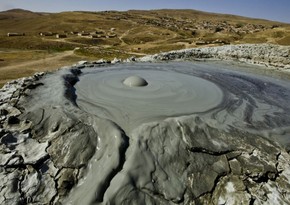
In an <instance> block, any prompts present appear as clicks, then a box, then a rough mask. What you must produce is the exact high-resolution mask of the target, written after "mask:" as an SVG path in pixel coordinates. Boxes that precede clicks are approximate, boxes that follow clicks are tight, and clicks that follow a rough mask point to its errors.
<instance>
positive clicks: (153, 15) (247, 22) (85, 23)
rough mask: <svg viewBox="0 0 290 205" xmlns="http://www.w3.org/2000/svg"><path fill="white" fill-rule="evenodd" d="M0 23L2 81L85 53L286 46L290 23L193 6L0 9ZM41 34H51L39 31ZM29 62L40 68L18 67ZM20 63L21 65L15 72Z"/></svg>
mask: <svg viewBox="0 0 290 205" xmlns="http://www.w3.org/2000/svg"><path fill="white" fill-rule="evenodd" d="M0 28H1V30H0V52H1V57H0V70H1V72H2V74H1V78H0V82H3V81H4V80H5V79H13V78H18V77H22V76H25V75H26V74H27V75H30V74H31V72H34V71H37V70H45V69H53V68H57V66H60V65H64V64H65V63H66V61H65V60H67V63H66V64H67V65H69V64H70V63H71V62H73V60H78V59H85V58H90V59H100V58H104V59H108V60H110V59H113V58H114V57H117V58H127V57H129V56H132V55H144V54H153V53H158V52H165V51H169V50H176V49H182V48H191V47H196V46H197V44H200V45H202V46H206V45H213V44H215V45H222V44H229V43H231V44H238V43H273V44H280V45H290V25H289V24H284V23H279V22H272V21H266V20H261V19H250V18H245V17H239V16H233V15H222V14H212V13H206V12H199V11H193V10H156V11H127V12H117V11H108V12H62V13H55V14H54V13H51V14H48V13H46V14H43V13H33V12H30V11H25V10H11V11H6V12H0ZM8 32H12V33H25V36H13V37H8V36H7V33H8ZM40 33H50V34H53V35H50V36H44V35H42V36H41V35H39V34H40ZM78 33H88V36H78ZM56 34H64V35H65V36H66V38H60V39H57V38H56ZM75 48H78V49H77V50H75ZM74 50H75V52H73V51H74ZM11 51H13V53H12V52H11ZM68 51H70V52H69V54H66V55H65V57H63V58H59V59H57V60H51V61H50V63H49V64H48V63H43V64H41V63H39V61H42V60H43V61H45V59H47V58H52V59H53V58H54V57H53V56H56V57H57V56H61V55H63V53H65V52H68ZM29 55H31V56H29ZM33 61H36V62H37V63H36V65H38V66H39V68H38V69H37V68H36V67H34V68H33V69H32V68H30V67H25V68H24V67H23V66H21V64H23V63H28V62H29V63H33ZM29 65H30V64H29ZM42 66H45V67H42ZM12 67H14V68H13V69H15V70H16V71H15V72H14V71H13V72H12V70H13V69H12ZM7 68H9V69H10V70H9V69H7ZM20 68H21V69H23V70H20V71H19V69H20ZM8 70H9V72H8ZM17 71H19V72H17ZM6 72H8V73H6Z"/></svg>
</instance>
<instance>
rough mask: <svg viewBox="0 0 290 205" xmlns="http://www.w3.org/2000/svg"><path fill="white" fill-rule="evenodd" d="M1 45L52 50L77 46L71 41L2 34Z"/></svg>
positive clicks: (58, 50)
mask: <svg viewBox="0 0 290 205" xmlns="http://www.w3.org/2000/svg"><path fill="white" fill-rule="evenodd" d="M0 45H1V48H8V49H22V50H47V51H51V52H61V51H67V50H72V49H74V48H75V47H76V45H74V44H71V43H67V42H58V41H49V40H42V39H41V38H39V37H36V36H15V37H6V36H1V37H0Z"/></svg>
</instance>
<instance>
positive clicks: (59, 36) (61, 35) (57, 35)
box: [56, 34, 67, 38]
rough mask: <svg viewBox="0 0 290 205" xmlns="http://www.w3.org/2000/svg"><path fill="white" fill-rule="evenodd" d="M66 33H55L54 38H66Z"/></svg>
mask: <svg viewBox="0 0 290 205" xmlns="http://www.w3.org/2000/svg"><path fill="white" fill-rule="evenodd" d="M66 37H67V35H66V34H56V38H66Z"/></svg>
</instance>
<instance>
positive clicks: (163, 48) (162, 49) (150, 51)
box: [141, 45, 185, 54]
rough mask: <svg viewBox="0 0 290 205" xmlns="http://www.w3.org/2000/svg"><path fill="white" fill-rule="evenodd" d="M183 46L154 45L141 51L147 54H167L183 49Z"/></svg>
mask: <svg viewBox="0 0 290 205" xmlns="http://www.w3.org/2000/svg"><path fill="white" fill-rule="evenodd" d="M184 48H185V46H184V45H156V46H153V47H150V48H144V49H142V50H141V51H142V52H143V53H147V54H156V53H161V52H167V51H172V50H179V49H184Z"/></svg>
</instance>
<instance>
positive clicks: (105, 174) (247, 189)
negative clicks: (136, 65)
mask: <svg viewBox="0 0 290 205" xmlns="http://www.w3.org/2000/svg"><path fill="white" fill-rule="evenodd" d="M289 54H290V49H289V47H280V46H273V45H238V46H223V47H211V48H197V49H189V50H182V51H173V52H168V53H162V54H157V55H152V56H146V57H143V58H139V59H134V58H131V59H128V60H127V62H130V61H141V62H144V61H145V62H148V61H169V60H197V59H215V60H217V59H218V60H237V61H243V62H247V63H255V64H260V65H264V66H263V67H261V69H265V68H266V67H265V65H266V66H269V67H270V68H271V69H279V70H283V72H288V70H289V69H290V67H289V65H290V58H289ZM112 63H113V64H115V63H119V60H117V59H116V60H114V61H112V62H107V61H96V62H92V63H88V62H80V63H79V64H78V65H75V66H73V67H72V68H70V69H64V70H61V71H59V72H61V74H62V75H61V77H59V78H53V79H54V81H51V80H48V79H49V78H51V77H50V76H53V75H54V74H49V73H47V74H44V73H39V74H35V75H34V76H32V77H29V78H23V79H19V80H16V81H12V82H10V83H8V84H6V85H5V86H4V87H3V88H2V89H1V91H0V140H1V144H0V176H1V177H0V181H1V182H0V203H1V204H66V203H70V202H71V203H72V204H106V203H113V204H249V205H250V204H289V203H290V180H289V179H290V155H289V153H288V152H287V149H285V148H284V147H281V145H279V144H277V143H275V142H273V141H270V140H268V139H266V138H263V137H260V136H259V135H255V134H253V133H251V132H248V131H246V130H241V129H237V128H235V127H230V128H227V129H223V128H220V127H219V126H215V123H214V122H211V123H209V122H207V121H206V119H204V118H203V117H201V116H199V115H190V116H186V117H177V118H170V119H166V120H163V121H161V122H153V123H148V124H145V125H142V126H140V127H138V128H136V129H135V130H134V131H132V133H124V132H123V131H122V130H121V129H120V128H119V127H118V126H116V125H115V124H114V123H112V122H110V121H108V120H104V119H101V118H99V117H96V116H91V115H89V114H88V113H85V112H83V111H82V110H79V109H78V108H77V107H76V106H75V105H74V103H73V102H74V98H75V96H74V95H73V93H74V92H72V90H73V89H74V84H75V83H76V82H77V80H78V75H80V73H81V69H82V68H84V67H94V66H105V65H109V64H112ZM48 82H50V84H49V83H48ZM51 82H53V83H51ZM51 90H54V91H55V90H59V92H58V93H57V94H55V92H52V91H51ZM52 95H53V96H52ZM56 95H57V96H56ZM44 97H45V98H46V99H47V100H46V101H44V100H43V99H41V98H44ZM286 97H287V96H286ZM288 97H289V96H288ZM148 130H150V131H148ZM94 162H97V163H94ZM92 166H97V168H96V170H97V172H96V173H95V175H92V174H91V173H90V172H89V171H88V170H90V168H91V167H92ZM84 176H86V179H89V180H90V179H95V178H96V177H95V176H98V177H97V178H98V179H97V181H96V184H97V188H96V189H94V190H90V189H87V190H86V191H85V192H79V191H78V188H76V185H77V184H85V183H86V180H84ZM70 193H72V194H70ZM74 193H75V194H74ZM79 193H83V194H84V195H79ZM74 196H75V197H74ZM76 198H77V199H76ZM91 198H94V200H90V199H91Z"/></svg>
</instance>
